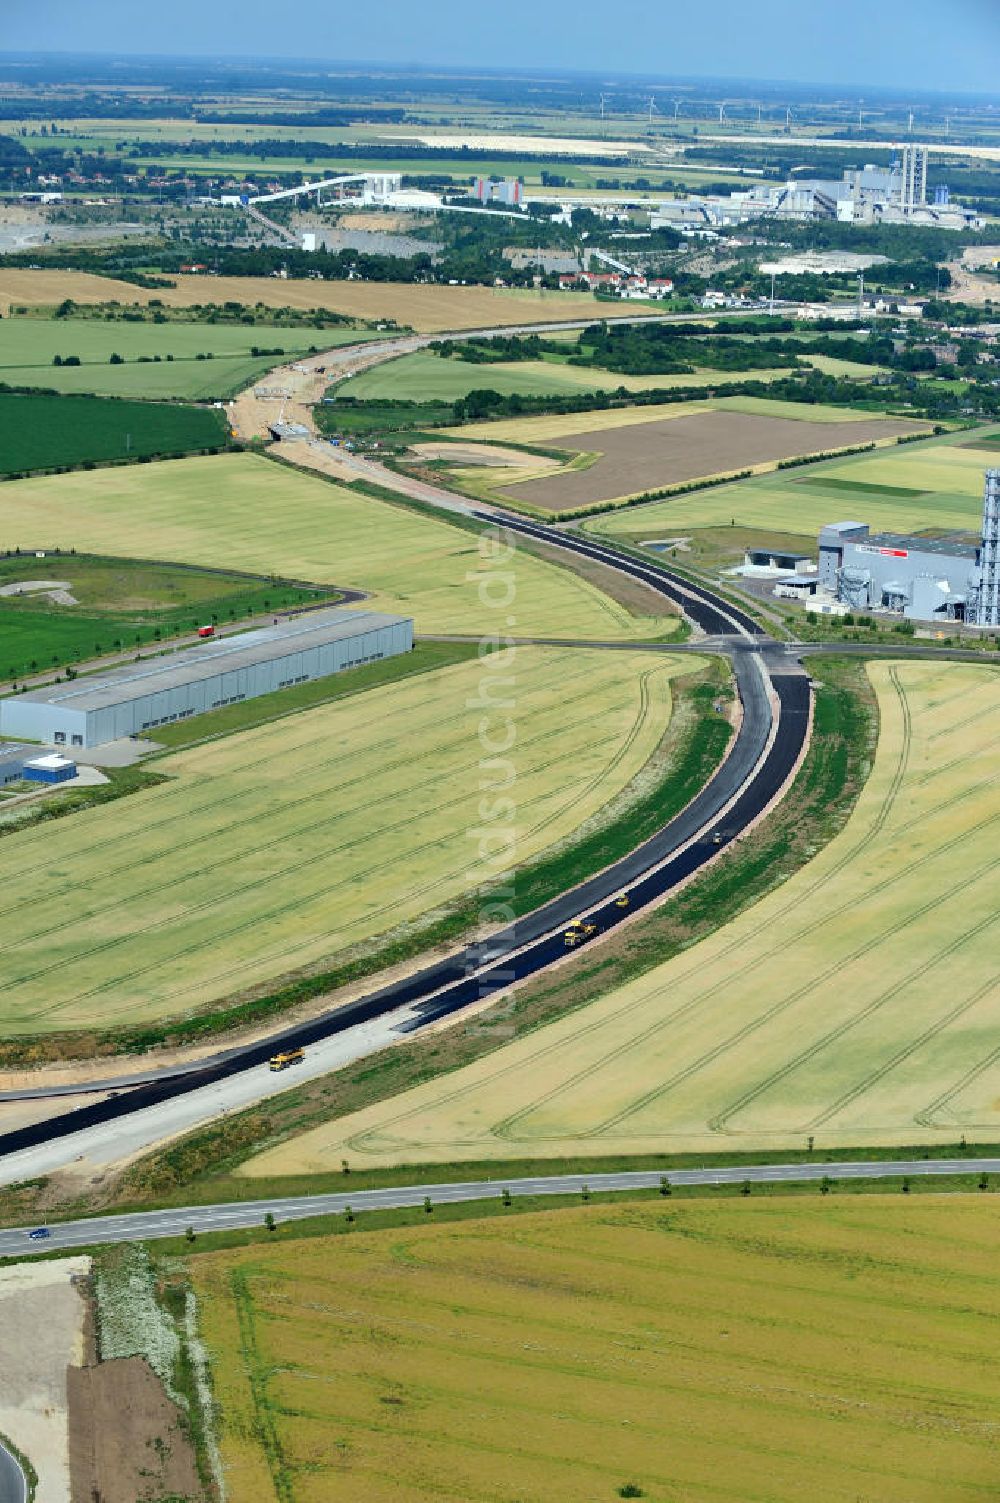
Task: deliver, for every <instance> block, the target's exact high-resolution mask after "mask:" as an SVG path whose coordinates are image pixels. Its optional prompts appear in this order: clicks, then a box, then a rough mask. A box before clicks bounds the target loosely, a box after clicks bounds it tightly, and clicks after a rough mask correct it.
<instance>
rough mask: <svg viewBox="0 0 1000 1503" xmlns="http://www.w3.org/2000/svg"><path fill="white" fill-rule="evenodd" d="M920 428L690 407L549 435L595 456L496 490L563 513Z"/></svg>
mask: <svg viewBox="0 0 1000 1503" xmlns="http://www.w3.org/2000/svg"><path fill="white" fill-rule="evenodd" d="M920 426H921V425H920V424H918V423H912V422H907V421H906V419H894V418H872V419H870V420H869V421H858V420H857V419H849V420H847V421H845V422H843V423H823V424H822V425H821V426H820V425H817V424H816V423H809V422H800V421H798V420H797V419H795V418H777V417H759V416H757V415H756V414H754V413H748V412H695V413H692V414H691V415H690V416H688V417H672V418H657V419H655V420H654V421H653V422H650V423H635V424H632V425H630V426H629V427H627V428H594V429H592V430H591V431H590V432H588V433H575V434H574V435H573V436H572V437H571V438H559V439H555V440H553V442H555V443H557V444H558V445H559V447H560V448H561V449H570V450H572V451H573V452H574V453H582V454H587V453H592V452H594V451H595V450H596V451H597V452H598V453H599V454H600V458H599V459H598V460H596V461H595V463H594V464H592V465H591V467H590V468H589V469H588V470H568V471H565V472H563V473H561V474H555V475H547V476H544V477H542V478H541V479H536V480H523V481H520V482H518V483H517V484H515V485H508V486H505V487H504V489H503V491H502V492H501V494H503V495H506V496H509V497H510V499H511V500H512V501H522V502H527V503H528V504H529V505H531V506H538V507H544V508H545V510H547V511H568V510H570V509H571V508H573V507H577V506H589V505H590V504H591V503H593V502H597V501H611V500H615V499H617V498H618V497H619V496H634V495H636V494H637V493H638V492H640V491H647V490H660V489H662V488H663V487H664V486H668V485H676V484H679V483H681V482H682V481H685V480H698V479H701V478H702V477H707V476H710V475H728V474H732V473H733V472H734V471H736V470H746V469H750V468H751V467H752V466H753V465H758V464H766V463H770V462H773V461H774V460H778V459H792V458H793V457H797V456H799V455H803V454H816V453H820V452H822V453H826V452H828V451H829V450H831V449H841V448H846V447H847V446H848V445H854V444H866V443H869V442H870V441H871V440H872V439H884V438H893V437H895V436H896V435H897V434H901V433H912V432H915V431H916V430H917V429H918V428H919V427H920Z"/></svg>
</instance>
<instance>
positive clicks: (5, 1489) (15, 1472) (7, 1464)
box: [0, 1441, 28, 1503]
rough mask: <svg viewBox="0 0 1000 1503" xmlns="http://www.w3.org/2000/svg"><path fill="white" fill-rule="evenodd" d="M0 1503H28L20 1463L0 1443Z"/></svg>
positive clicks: (0, 1442) (26, 1485)
mask: <svg viewBox="0 0 1000 1503" xmlns="http://www.w3.org/2000/svg"><path fill="white" fill-rule="evenodd" d="M0 1503H28V1479H27V1478H26V1477H25V1475H24V1473H23V1471H22V1470H21V1463H20V1462H19V1461H18V1459H17V1457H16V1456H12V1455H11V1454H10V1452H9V1451H8V1450H7V1447H6V1446H5V1445H4V1443H3V1441H0Z"/></svg>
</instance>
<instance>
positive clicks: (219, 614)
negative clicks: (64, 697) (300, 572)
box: [0, 539, 336, 680]
mask: <svg viewBox="0 0 1000 1503" xmlns="http://www.w3.org/2000/svg"><path fill="white" fill-rule="evenodd" d="M38 541H42V539H38ZM32 582H35V583H47V584H52V583H57V584H60V585H65V586H66V587H67V588H66V591H65V593H66V594H67V595H68V596H71V597H72V602H73V603H70V602H69V601H62V600H61V599H55V600H54V599H52V597H51V595H50V594H49V592H47V591H45V592H41V591H29V592H26V593H23V594H16V595H9V594H2V593H0V679H4V678H6V679H8V680H9V679H18V678H22V677H24V676H25V675H27V674H29V673H35V672H37V671H39V670H40V669H46V668H50V667H53V666H57V665H58V666H61V665H64V664H68V663H70V664H71V663H77V662H80V661H81V660H82V659H83V660H85V659H88V658H95V657H100V656H101V655H102V654H104V653H110V652H120V651H121V650H122V649H123V648H131V647H133V646H135V647H138V646H140V645H141V644H148V643H151V642H153V641H158V640H159V639H160V637H161V636H162V637H164V638H167V637H171V636H176V635H180V634H181V633H184V632H190V631H192V630H193V629H195V628H197V627H198V626H202V625H205V624H210V623H216V622H222V623H227V622H230V621H239V620H241V619H243V618H244V617H247V616H251V615H260V614H262V613H264V612H266V611H269V610H272V609H277V608H279V607H283V606H288V605H299V604H302V603H304V602H306V601H314V600H319V599H324V598H330V592H329V591H326V590H318V589H310V588H299V587H297V586H295V585H293V584H291V583H287V584H286V583H284V582H282V581H276V580H271V581H268V580H266V579H265V580H259V581H257V580H253V579H246V578H241V577H240V576H238V575H235V574H227V573H226V572H225V571H224V570H207V569H190V568H183V567H177V566H171V565H169V564H144V563H137V562H135V561H134V560H131V559H102V558H88V557H85V556H83V555H81V554H66V553H61V554H58V555H56V554H52V553H50V552H47V551H46V552H45V553H44V554H43V556H42V557H40V558H39V557H37V556H36V554H35V552H33V551H32V552H28V553H23V554H21V555H20V556H17V557H6V558H0V592H2V591H4V590H8V589H10V588H11V587H12V586H13V585H15V584H24V585H30V584H31V583H32ZM335 598H336V597H335V596H334V597H333V599H335ZM331 603H332V600H331Z"/></svg>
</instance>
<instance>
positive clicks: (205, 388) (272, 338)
mask: <svg viewBox="0 0 1000 1503" xmlns="http://www.w3.org/2000/svg"><path fill="white" fill-rule="evenodd" d="M362 337H367V336H362V335H359V334H357V333H356V332H354V331H353V330H351V331H348V330H338V329H326V330H323V329H309V328H307V327H303V328H298V329H294V328H293V329H289V328H279V327H277V326H270V325H263V324H261V325H254V326H252V327H249V326H248V327H240V325H238V324H235V325H234V324H223V323H220V324H209V323H206V322H198V323H194V322H193V323H181V322H174V321H173V320H168V321H165V322H164V323H162V324H154V323H140V322H135V323H131V322H124V321H121V320H118V319H115V320H108V321H105V320H103V319H96V318H92V319H91V318H88V319H83V318H66V319H57V318H53V319H40V318H5V319H3V320H0V382H5V383H6V384H7V385H8V386H43V387H50V388H52V389H53V390H55V391H61V392H92V393H94V394H96V395H98V396H110V397H186V398H191V399H198V398H201V399H205V398H217V397H226V396H230V395H231V394H232V393H233V392H234V391H236V390H238V389H239V388H240V387H242V386H246V385H247V384H248V383H249V382H250V381H252V380H254V379H255V378H256V377H257V376H259V375H262V374H263V373H264V371H266V370H269V369H270V368H271V367H272V366H274V365H278V364H280V363H281V360H282V355H271V356H256V357H255V356H253V355H251V353H250V351H251V349H252V348H253V347H257V348H258V349H267V350H280V351H282V352H283V354H284V355H287V356H288V357H289V358H290V359H291V358H293V357H294V356H296V355H299V354H301V353H303V352H304V351H306V350H308V349H309V348H310V346H315V347H316V348H318V349H324V348H332V347H333V346H334V345H339V344H351V343H355V342H356V341H357V340H358V339H359V338H362ZM112 354H116V355H120V356H121V357H122V360H123V361H124V362H125V363H124V364H123V365H117V364H116V365H110V364H109V363H108V362H109V361H110V358H111V356H112ZM57 355H58V356H59V358H60V359H61V360H65V359H66V357H67V356H70V355H75V356H76V357H77V358H78V359H79V361H80V364H79V365H70V366H67V365H58V366H57V365H53V363H52V361H53V358H54V357H55V356H57Z"/></svg>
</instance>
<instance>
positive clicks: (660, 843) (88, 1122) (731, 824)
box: [0, 511, 810, 1157]
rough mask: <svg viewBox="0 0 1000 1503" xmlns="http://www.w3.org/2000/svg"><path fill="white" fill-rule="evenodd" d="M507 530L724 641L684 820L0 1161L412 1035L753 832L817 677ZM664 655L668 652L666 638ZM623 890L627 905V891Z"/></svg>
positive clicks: (523, 527)
mask: <svg viewBox="0 0 1000 1503" xmlns="http://www.w3.org/2000/svg"><path fill="white" fill-rule="evenodd" d="M472 515H474V516H475V517H476V518H477V520H479V521H482V522H486V523H489V524H490V525H491V526H502V527H504V528H507V529H509V530H510V531H512V532H514V533H521V534H523V535H526V536H529V537H532V538H535V539H537V540H539V541H542V542H545V543H546V544H548V545H549V546H554V547H557V548H561V549H564V550H569V551H571V552H574V553H579V554H583V555H586V556H588V557H590V558H593V559H595V560H596V561H597V562H600V563H602V564H605V565H607V566H609V567H611V568H614V569H616V570H618V571H619V572H620V573H623V574H626V575H629V576H631V577H633V578H635V579H638V580H641V581H642V582H643V583H644V584H646V585H647V586H649V587H650V588H651V589H654V590H656V591H658V592H659V593H660V594H661V595H663V596H664V597H665V598H666V599H668V600H669V601H670V602H671V603H672V604H673V605H674V606H675V607H677V608H678V609H680V610H681V611H683V612H684V614H685V615H687V616H688V617H689V618H690V619H691V620H692V621H693V622H694V623H695V624H696V625H697V626H698V627H700V628H701V630H702V631H704V632H705V633H706V635H707V636H709V637H712V638H717V639H722V640H720V641H717V642H715V643H714V644H713V646H714V648H715V650H723V651H728V652H729V654H730V656H731V659H732V663H733V669H734V673H735V679H736V685H737V690H738V693H739V697H740V701H741V706H742V718H741V721H740V725H739V727H738V730H737V733H736V735H735V737H734V739H733V742H732V744H731V747H730V751H729V754H728V756H727V757H726V759H725V760H724V762H723V763H722V764H721V766H720V767H719V768H718V769H717V771H716V773H715V775H714V776H713V777H712V778H711V780H710V781H709V782H708V783H707V784H706V785H705V787H704V788H703V789H702V790H701V792H700V793H699V794H698V795H697V796H696V797H695V799H694V800H693V801H692V802H691V803H690V804H689V805H688V806H687V808H686V809H684V810H683V811H682V812H681V813H680V814H678V815H677V816H676V818H674V819H672V820H671V821H670V822H669V823H668V824H667V825H665V826H664V827H663V828H662V829H661V830H659V831H658V832H657V833H656V834H655V835H653V836H652V837H650V838H649V839H648V840H646V841H644V842H643V844H642V845H640V846H638V847H637V848H636V849H635V850H634V851H632V852H631V853H630V854H629V855H627V856H625V857H623V858H622V859H621V860H619V861H617V862H615V863H614V864H613V865H611V866H609V867H607V868H606V869H605V870H604V871H602V872H599V873H597V874H596V875H595V876H593V877H591V878H589V879H588V880H587V881H585V882H583V883H581V884H580V885H579V886H578V887H575V888H573V889H572V890H571V891H570V892H567V893H564V894H562V895H561V896H559V897H558V898H555V899H553V900H552V901H551V902H549V903H547V904H545V905H544V906H543V907H541V908H539V909H537V910H535V911H534V912H533V913H530V914H528V915H526V916H525V917H523V918H519V919H517V920H516V922H514V923H512V924H510V925H508V926H507V927H506V928H504V929H502V930H500V931H498V932H497V933H495V934H493V935H491V936H490V938H489V939H488V940H485V941H483V942H477V943H473V944H470V945H468V946H466V947H465V948H464V949H462V950H461V951H459V952H458V953H457V954H455V955H453V956H450V957H447V958H445V959H444V960H441V961H437V962H435V963H433V964H431V965H428V966H425V967H423V968H421V969H420V970H419V971H417V972H415V973H414V974H412V975H410V976H407V977H404V978H403V979H401V980H399V981H397V982H394V983H392V984H391V985H388V986H384V987H380V988H379V989H377V990H376V991H373V992H371V993H369V994H368V995H366V996H363V997H361V998H359V999H357V1000H356V1001H354V1002H351V1003H348V1004H346V1005H344V1006H341V1007H338V1008H334V1009H332V1010H331V1011H329V1012H328V1013H325V1014H323V1015H322V1016H320V1017H318V1018H315V1019H312V1020H310V1021H309V1022H306V1023H301V1024H297V1025H294V1026H292V1027H289V1028H286V1029H284V1030H282V1031H281V1032H278V1033H275V1034H272V1035H270V1036H269V1037H268V1038H266V1039H263V1040H260V1041H258V1042H256V1043H253V1044H249V1045H245V1046H242V1047H237V1048H233V1049H229V1050H226V1051H223V1052H220V1053H219V1054H217V1055H215V1056H213V1057H212V1058H210V1059H209V1060H207V1061H202V1062H200V1063H199V1064H197V1065H193V1066H189V1067H187V1068H185V1069H183V1070H180V1071H175V1072H169V1073H168V1072H162V1073H158V1074H157V1075H156V1076H155V1077H154V1078H148V1079H145V1080H143V1079H142V1077H139V1078H138V1079H139V1081H140V1082H141V1083H138V1084H135V1085H134V1086H132V1087H131V1088H130V1089H128V1090H127V1091H124V1092H123V1093H122V1094H119V1095H111V1096H109V1097H107V1098H106V1099H104V1100H100V1101H94V1102H92V1103H90V1104H89V1105H86V1106H83V1107H78V1108H76V1109H74V1110H71V1111H68V1112H64V1113H62V1114H61V1115H59V1116H57V1117H53V1118H49V1119H48V1120H46V1121H43V1122H38V1123H34V1124H32V1125H31V1126H28V1127H24V1128H20V1129H18V1130H15V1131H12V1132H8V1133H5V1134H0V1157H3V1156H6V1155H8V1154H12V1153H17V1152H19V1151H21V1150H24V1149H30V1148H35V1147H38V1146H39V1145H42V1144H49V1143H54V1142H55V1141H56V1140H58V1139H61V1138H65V1137H67V1136H69V1135H70V1134H73V1133H77V1132H80V1131H82V1130H83V1129H86V1128H91V1127H95V1126H98V1125H99V1124H102V1123H110V1122H113V1121H115V1120H116V1119H121V1118H124V1117H127V1116H130V1115H131V1114H133V1113H138V1112H141V1111H143V1110H144V1109H146V1108H148V1107H152V1106H155V1105H157V1104H159V1103H162V1102H166V1101H169V1100H170V1099H171V1098H174V1097H178V1096H182V1095H184V1094H186V1093H189V1092H193V1091H196V1090H198V1089H200V1088H202V1087H205V1086H212V1085H213V1084H216V1083H218V1082H219V1081H222V1080H224V1079H226V1078H227V1077H232V1076H235V1075H240V1074H242V1073H243V1072H245V1071H248V1070H252V1069H255V1068H257V1067H259V1066H261V1065H263V1064H266V1062H267V1060H268V1059H269V1058H270V1056H271V1055H272V1054H274V1053H275V1052H276V1051H277V1050H279V1049H289V1048H296V1047H299V1046H303V1047H304V1046H307V1045H309V1044H314V1043H316V1042H318V1041H319V1040H322V1039H329V1038H331V1037H332V1036H334V1035H336V1034H341V1033H344V1032H345V1031H346V1030H348V1029H351V1028H354V1027H355V1026H357V1025H359V1024H364V1023H367V1022H370V1021H371V1020H373V1019H379V1018H384V1017H385V1016H386V1015H387V1014H391V1013H393V1012H395V1011H397V1010H398V1009H399V1008H401V1007H404V1006H406V1007H409V1009H410V1013H409V1018H408V1021H407V1022H406V1023H405V1024H404V1025H402V1029H403V1031H409V1032H412V1031H417V1030H420V1029H422V1028H426V1027H427V1026H428V1025H430V1024H432V1023H435V1022H437V1021H439V1020H440V1019H442V1018H445V1017H448V1016H449V1015H451V1014H453V1013H456V1012H460V1011H461V1010H463V1009H465V1008H468V1007H470V1006H473V1005H476V1004H480V1003H482V1002H483V1001H488V1000H489V999H490V998H492V997H494V996H496V995H498V994H499V993H501V992H503V991H504V990H505V989H506V988H508V987H510V986H511V985H512V984H514V983H516V982H519V981H522V980H524V979H525V978H527V977H529V976H532V975H534V974H536V973H537V972H539V971H542V970H545V969H546V968H547V967H548V966H551V965H552V964H554V963H555V962H556V961H558V960H561V959H564V958H565V956H566V954H567V949H566V944H565V940H564V938H563V934H564V930H565V929H566V927H567V925H568V924H569V923H570V922H571V921H573V920H575V919H585V920H586V921H587V922H588V923H591V924H594V925H595V926H596V929H597V932H598V933H599V934H602V933H605V932H607V931H608V930H610V929H612V928H614V927H615V926H616V925H618V924H620V923H622V922H623V921H624V920H626V919H627V918H629V917H630V916H631V915H633V914H634V913H635V912H636V910H637V909H640V908H643V907H645V906H647V905H649V904H651V903H655V902H657V901H659V900H661V899H662V898H664V897H665V896H666V895H667V894H668V893H670V892H671V891H672V890H673V889H675V888H676V887H677V886H678V885H679V884H681V883H682V882H684V881H686V880H687V879H688V878H689V877H690V876H692V874H694V873H695V872H697V871H698V870H699V869H700V868H701V867H703V866H705V865H706V864H707V863H708V862H709V861H711V860H712V858H713V857H715V856H717V855H718V854H719V851H720V848H723V847H725V846H726V845H728V844H729V843H730V842H731V841H732V840H733V839H735V838H736V837H737V836H739V835H740V834H741V833H742V832H743V831H744V830H746V829H747V828H748V827H749V826H750V825H751V824H752V823H753V822H754V821H755V820H756V819H757V818H758V817H759V816H760V815H761V814H762V813H763V812H764V811H765V810H766V809H767V808H768V806H769V804H770V803H771V802H772V801H773V800H774V799H775V797H776V796H777V795H778V794H779V793H780V792H781V791H782V789H783V788H784V787H785V785H786V784H787V782H788V780H789V778H790V777H791V775H792V773H793V772H794V770H795V767H796V764H797V762H798V760H799V757H800V756H801V754H802V752H803V750H804V748H805V744H806V739H807V736H808V727H809V713H810V691H809V680H808V678H807V676H806V674H805V673H804V672H803V670H802V668H801V666H800V665H799V663H798V662H797V660H795V659H794V658H792V657H790V656H789V655H788V654H787V653H786V651H785V649H784V647H783V646H782V645H779V644H778V643H776V642H774V641H773V640H772V639H771V638H770V637H768V636H767V635H766V634H765V633H764V632H763V631H762V630H761V628H760V627H759V626H758V625H757V623H756V622H755V621H754V620H753V619H752V618H751V617H750V616H748V615H747V614H746V613H745V612H744V611H742V610H741V609H740V608H739V607H738V606H734V605H731V604H730V603H729V602H728V601H726V600H723V599H722V598H721V597H719V596H717V595H715V594H714V593H713V592H712V591H711V590H709V589H707V588H705V587H704V586H702V585H699V584H695V583H693V582H692V581H689V580H687V579H685V578H683V577H681V576H679V575H677V574H675V573H673V572H672V571H670V570H669V569H667V568H665V567H664V566H663V565H661V564H659V563H652V562H647V561H646V560H644V559H633V558H631V557H629V556H628V555H625V554H622V553H618V552H616V551H615V550H614V549H612V548H610V547H608V546H607V545H605V544H602V543H597V542H592V541H591V540H590V539H587V538H582V537H579V536H577V535H574V534H567V533H565V532H561V531H559V530H557V529H556V528H552V527H547V526H545V525H543V524H540V523H534V522H529V521H527V520H525V519H524V518H521V517H514V516H509V515H506V514H503V513H497V512H489V513H487V512H479V511H472ZM665 650H667V651H669V647H667V648H666V649H665ZM623 896H627V898H628V903H627V905H623V904H621V903H620V902H619V900H620V899H621V898H622V897H623Z"/></svg>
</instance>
